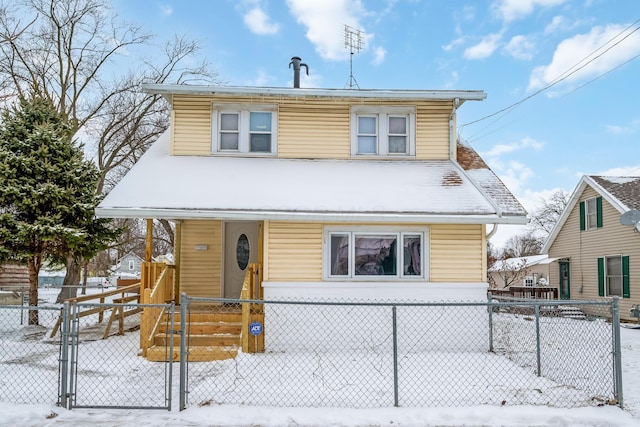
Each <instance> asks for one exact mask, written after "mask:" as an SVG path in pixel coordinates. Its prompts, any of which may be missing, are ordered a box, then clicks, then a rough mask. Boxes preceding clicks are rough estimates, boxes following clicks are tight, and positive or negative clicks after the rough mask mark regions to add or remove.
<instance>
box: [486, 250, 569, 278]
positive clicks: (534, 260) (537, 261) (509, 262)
mask: <svg viewBox="0 0 640 427" xmlns="http://www.w3.org/2000/svg"><path fill="white" fill-rule="evenodd" d="M557 259H558V258H549V255H546V254H543V255H530V256H524V257H518V258H507V259H504V260H498V261H496V262H494V263H493V265H492V266H491V267H490V268H489V269H488V270H487V271H488V272H490V273H491V272H493V271H501V270H503V269H504V268H505V267H506V268H517V267H519V266H522V267H533V266H534V265H546V264H551V263H552V262H553V261H555V260H557ZM523 262H524V265H522V264H523Z"/></svg>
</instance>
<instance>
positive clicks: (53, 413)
mask: <svg viewBox="0 0 640 427" xmlns="http://www.w3.org/2000/svg"><path fill="white" fill-rule="evenodd" d="M134 336H135V335H134V334H129V335H128V336H125V337H117V338H118V339H122V341H123V343H124V342H127V343H129V342H132V341H131V340H132V337H134ZM621 336H622V352H623V354H622V363H623V387H624V404H625V409H624V410H622V409H620V408H618V407H616V406H608V405H605V406H601V407H583V408H574V409H563V408H551V407H548V406H544V405H538V406H522V405H513V406H512V405H510V404H509V403H507V404H506V405H505V406H495V405H491V406H467V407H425V408H412V407H408V408H407V407H402V408H366V409H348V408H286V407H281V406H277V407H276V406H274V407H266V406H239V405H232V404H223V405H219V404H203V405H201V406H198V405H195V404H192V405H191V406H190V407H189V408H188V409H187V410H185V411H182V412H179V411H177V410H174V411H171V412H169V411H165V410H125V409H81V408H75V409H73V410H66V409H63V408H60V407H57V406H55V405H42V404H40V405H34V404H28V405H27V404H12V403H0V426H5V425H7V426H9V425H11V426H14V425H15V426H65V425H66V426H79V425H94V426H126V425H134V424H135V425H139V426H164V425H167V426H169V425H171V426H174V425H180V426H182V425H184V426H198V425H206V426H324V425H327V426H620V427H622V426H640V382H639V381H637V380H636V378H637V375H638V372H640V329H628V328H622V331H621ZM109 342H111V343H110V344H108V343H109ZM116 342H117V341H112V340H111V339H110V340H109V341H101V342H100V341H96V343H95V345H101V346H105V347H104V351H107V352H108V351H116V350H115V349H114V348H113V346H114V344H115V343H116ZM127 347H128V344H127ZM123 348H124V347H123ZM51 359H52V363H55V355H53V357H52V358H51ZM140 359H141V358H139V357H136V358H132V359H131V360H134V361H135V360H140ZM5 367H6V365H5ZM4 369H5V368H3V370H4ZM175 370H177V365H176V368H175ZM8 374H9V373H8V371H5V375H8ZM1 376H4V375H3V374H2V373H0V381H1V380H2V378H1ZM5 378H6V377H5ZM174 378H176V372H174ZM131 380H132V381H133V382H136V381H137V380H135V379H133V378H131ZM174 382H175V380H174ZM194 385H195V384H194ZM34 386H37V384H34ZM79 386H83V384H79ZM174 386H175V384H174ZM86 387H91V388H92V389H93V388H94V389H95V390H98V391H101V390H100V388H101V385H100V384H99V383H95V384H93V383H92V384H87V385H86ZM102 388H103V389H106V388H107V383H106V382H104V383H103V384H102ZM175 398H176V397H174V399H175ZM175 403H176V402H174V407H175Z"/></svg>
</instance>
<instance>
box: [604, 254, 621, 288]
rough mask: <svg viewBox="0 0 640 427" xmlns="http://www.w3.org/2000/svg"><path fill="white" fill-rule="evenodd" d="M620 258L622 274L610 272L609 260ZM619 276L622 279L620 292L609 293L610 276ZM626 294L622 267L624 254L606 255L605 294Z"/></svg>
mask: <svg viewBox="0 0 640 427" xmlns="http://www.w3.org/2000/svg"><path fill="white" fill-rule="evenodd" d="M612 258H618V259H619V260H620V275H617V274H616V275H612V274H609V263H608V262H607V261H608V260H609V259H612ZM611 277H618V278H619V279H620V293H619V294H611V293H609V288H610V283H609V278H611ZM623 294H624V272H623V269H622V255H606V256H605V257H604V296H605V297H614V296H617V297H620V298H622V295H623Z"/></svg>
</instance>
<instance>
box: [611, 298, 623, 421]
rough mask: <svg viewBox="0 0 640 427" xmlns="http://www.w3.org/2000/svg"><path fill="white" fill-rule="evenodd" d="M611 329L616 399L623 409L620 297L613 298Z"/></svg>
mask: <svg viewBox="0 0 640 427" xmlns="http://www.w3.org/2000/svg"><path fill="white" fill-rule="evenodd" d="M611 328H612V329H613V372H614V375H615V377H614V383H615V390H614V393H615V398H616V401H617V402H618V406H620V408H623V407H624V406H623V396H622V349H621V345H620V297H613V301H612V303H611Z"/></svg>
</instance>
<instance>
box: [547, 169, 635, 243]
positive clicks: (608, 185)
mask: <svg viewBox="0 0 640 427" xmlns="http://www.w3.org/2000/svg"><path fill="white" fill-rule="evenodd" d="M587 186H589V187H591V188H593V189H594V191H596V192H597V193H598V194H599V195H600V196H602V197H603V198H604V199H605V200H606V201H607V202H608V203H609V204H610V205H611V206H613V208H614V209H616V210H617V211H618V212H620V214H623V213H625V212H628V211H630V210H633V209H635V210H640V177H638V176H600V175H584V176H583V177H582V178H581V179H580V182H579V183H578V186H577V187H576V189H575V190H574V191H573V194H571V197H570V199H569V203H567V206H566V207H565V208H564V211H563V212H562V215H560V218H559V219H558V222H557V223H556V225H555V226H554V227H553V230H551V234H549V237H548V238H547V241H546V242H545V244H544V246H543V247H542V252H548V251H549V248H550V247H551V245H552V244H553V242H554V240H555V239H556V237H557V236H558V234H559V233H560V230H561V229H562V226H563V225H564V223H565V222H566V221H567V218H568V217H569V214H570V213H571V212H572V211H573V209H574V208H575V206H576V204H577V203H578V202H579V201H580V197H581V196H582V193H583V192H584V189H585V188H586V187H587Z"/></svg>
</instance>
